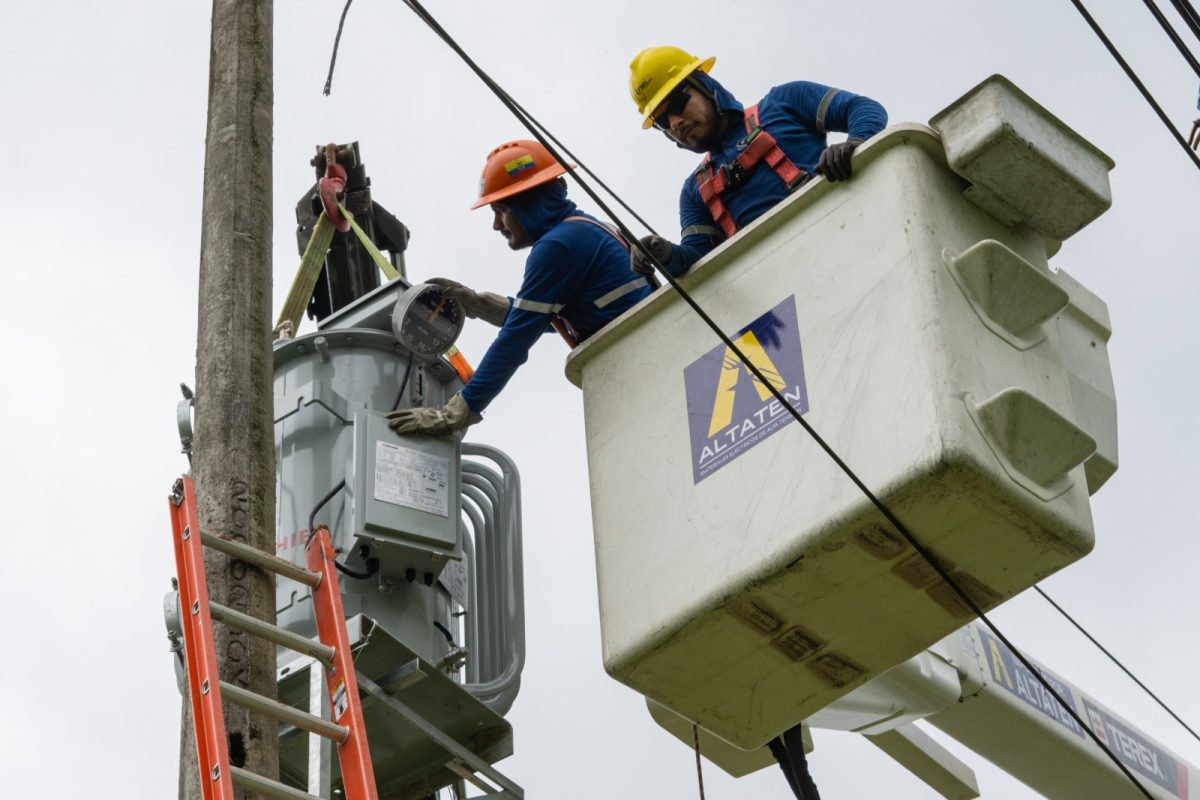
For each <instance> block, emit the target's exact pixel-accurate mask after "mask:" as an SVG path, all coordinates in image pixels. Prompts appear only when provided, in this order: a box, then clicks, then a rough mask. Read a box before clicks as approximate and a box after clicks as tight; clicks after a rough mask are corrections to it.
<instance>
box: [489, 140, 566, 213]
mask: <svg viewBox="0 0 1200 800" xmlns="http://www.w3.org/2000/svg"><path fill="white" fill-rule="evenodd" d="M574 168H575V165H574V164H559V163H558V162H557V161H555V160H554V157H553V156H551V155H550V151H548V150H547V149H546V148H545V147H543V146H542V145H540V144H538V143H537V142H535V141H532V140H530V139H517V140H516V141H513V142H505V143H504V144H502V145H500V146H499V147H497V148H496V149H494V150H492V152H490V153H488V157H487V163H485V164H484V165H483V174H482V175H480V176H479V199H477V200H476V201H475V204H474V205H472V206H471V208H481V207H482V206H486V205H488V204H490V203H497V202H499V201H501V200H503V199H505V198H507V197H512V196H513V195H517V194H520V193H521V192H527V191H529V190H530V189H533V188H534V187H537V186H541V185H542V184H543V183H546V182H548V181H552V180H554V179H555V178H557V177H558V176H559V175H562V174H563V173H564V172H566V171H567V170H568V169H574Z"/></svg>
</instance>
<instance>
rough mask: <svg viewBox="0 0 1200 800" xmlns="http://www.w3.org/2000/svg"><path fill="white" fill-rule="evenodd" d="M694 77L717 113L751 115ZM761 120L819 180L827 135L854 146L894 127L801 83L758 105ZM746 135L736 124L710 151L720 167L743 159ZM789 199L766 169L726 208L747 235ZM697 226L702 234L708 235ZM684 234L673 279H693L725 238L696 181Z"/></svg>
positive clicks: (850, 101) (876, 107) (682, 205)
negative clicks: (695, 268) (839, 135)
mask: <svg viewBox="0 0 1200 800" xmlns="http://www.w3.org/2000/svg"><path fill="white" fill-rule="evenodd" d="M695 77H696V78H697V80H699V81H701V82H702V83H704V84H705V86H706V87H708V88H709V90H710V91H711V92H712V93H713V95H714V96H715V98H716V106H717V111H718V113H724V112H727V111H736V112H737V114H738V116H739V117H740V116H741V115H742V114H743V113H744V111H745V109H744V108H743V106H742V104H741V103H740V102H738V100H737V99H736V98H734V96H733V95H732V94H731V93H730V92H729V90H728V89H726V88H725V87H724V86H722V85H721V84H720V83H718V82H717V81H716V80H714V79H713V78H711V77H709V76H708V75H705V74H703V73H697V74H696V75H695ZM831 92H832V94H831ZM827 95H828V99H826V98H827ZM823 103H824V106H825V108H824V109H823V114H822V113H821V112H822V104H823ZM819 118H820V121H819ZM758 120H759V126H760V127H762V128H763V129H764V130H766V131H767V132H769V133H770V134H771V135H772V136H774V137H775V141H776V142H777V143H778V145H779V147H780V148H781V149H782V150H783V152H784V153H785V154H786V155H787V157H788V158H789V159H791V161H792V163H794V164H795V165H796V166H798V167H800V168H802V169H805V170H807V171H808V172H809V173H812V172H813V171H814V170H815V168H816V165H817V161H818V160H819V159H820V157H821V152H822V151H823V150H824V149H825V147H826V135H825V132H826V131H840V132H844V133H847V134H848V136H849V138H851V139H869V138H870V137H872V136H874V135H875V134H877V133H879V132H880V131H881V130H883V129H884V127H885V126H886V125H887V111H885V110H884V108H883V106H881V105H880V104H879V103H877V102H876V101H874V100H872V99H871V98H869V97H864V96H862V95H857V94H852V93H851V92H846V91H839V90H836V89H831V87H829V86H824V85H822V84H819V83H811V82H809V81H794V82H792V83H785V84H783V85H782V86H776V87H774V88H773V89H771V90H770V91H769V92H767V94H766V96H765V97H763V99H762V100H760V101H758ZM745 135H746V129H745V126H744V124H743V123H741V122H740V121H739V122H736V123H734V124H731V125H730V126H729V129H728V130H727V131H726V132H725V136H724V138H723V139H722V141H721V144H720V146H719V147H718V148H716V149H715V150H711V151H709V157H710V158H711V159H712V164H713V166H714V167H717V166H720V165H722V164H727V163H729V162H732V161H733V160H734V159H735V158H737V156H738V153H740V152H741V149H740V148H739V147H738V145H739V143H741V142H742V139H743V138H744V137H745ZM743 147H744V143H743ZM787 196H788V190H787V188H786V187H785V186H784V184H783V181H782V180H780V178H779V175H778V174H776V172H775V171H774V170H773V169H771V167H770V166H769V165H768V164H766V163H764V162H760V163H759V164H758V165H757V166H755V167H754V169H753V170H751V171H750V173H749V175H748V176H747V177H746V179H745V182H744V183H742V184H741V185H739V186H737V187H734V188H731V189H727V190H726V191H725V192H724V193H723V194H722V195H721V200H722V201H723V202H724V204H725V207H726V208H727V209H728V211H729V213H730V214H731V215H732V216H733V219H734V221H736V222H737V225H738V228H739V229H741V228H743V227H745V226H746V225H749V224H750V223H751V222H753V221H754V220H756V219H758V217H760V216H761V215H762V214H764V213H766V212H767V211H768V210H770V209H771V208H773V207H774V206H775V204H776V203H778V202H779V201H780V200H782V199H784V198H785V197H787ZM693 226H699V228H700V229H701V230H697V229H696V228H695V227H693ZM679 227H680V229H681V231H689V229H690V232H688V233H687V235H685V236H683V237H682V241H681V242H680V243H679V244H677V245H675V246H674V247H673V249H672V253H671V258H670V260H669V262H668V263H667V264H666V267H667V268H668V269H669V270H670V271H671V273H672V274H673V275H682V274H683V273H685V272H687V271H688V270H689V269H691V266H692V265H693V264H695V263H696V261H698V260H699V259H700V258H701V257H703V256H704V255H706V254H707V253H708V252H709V251H711V250H712V249H713V248H715V247H716V246H717V245H718V244H720V242H721V240H722V239H723V238H724V233H723V232H722V231H721V229H720V228H719V227H717V224H716V222H715V221H714V220H713V217H712V214H711V212H709V210H708V206H707V205H705V203H704V201H703V200H702V199H701V198H700V189H699V184H698V182H697V180H696V175H695V173H693V174H691V175H689V176H688V178H687V180H685V181H684V183H683V190H682V191H681V192H680V194H679Z"/></svg>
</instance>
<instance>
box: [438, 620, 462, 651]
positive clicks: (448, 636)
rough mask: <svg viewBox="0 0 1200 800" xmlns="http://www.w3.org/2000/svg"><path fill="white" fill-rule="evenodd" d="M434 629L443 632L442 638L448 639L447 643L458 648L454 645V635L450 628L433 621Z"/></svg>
mask: <svg viewBox="0 0 1200 800" xmlns="http://www.w3.org/2000/svg"><path fill="white" fill-rule="evenodd" d="M433 627H435V628H437V629H438V631H440V632H441V634H442V636H445V637H446V641H447V642H449V643H450V644H451V645H452V646H454V647H457V646H458V645H456V644H454V634H453V633H451V632H450V629H449V628H447V627H446V626H445V625H443V624H442V623H440V622H438V621H437V620H436V619H435V620H434V621H433Z"/></svg>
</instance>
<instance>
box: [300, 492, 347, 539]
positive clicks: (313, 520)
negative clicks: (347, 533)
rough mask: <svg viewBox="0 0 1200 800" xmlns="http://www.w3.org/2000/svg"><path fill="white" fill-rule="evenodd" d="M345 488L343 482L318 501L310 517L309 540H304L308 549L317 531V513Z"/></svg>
mask: <svg viewBox="0 0 1200 800" xmlns="http://www.w3.org/2000/svg"><path fill="white" fill-rule="evenodd" d="M345 488H346V481H345V480H343V481H342V482H341V483H339V484H338V485H337V486H335V487H333V488H332V489H330V490H329V494H327V495H325V496H324V497H322V498H321V499H320V500H318V501H317V504H316V505H315V506H313V510H312V512H311V513H310V514H309V515H308V538H307V539H305V540H304V546H305V547H308V543H309V542H311V541H312V535H313V531H315V530H316V529H317V512H318V511H320V510H321V509H322V508H324V507H325V504H326V503H328V502H329V501H330V500H332V499H333V498H334V496H336V495H337V493H338V492H340V491H341V490H342V489H345Z"/></svg>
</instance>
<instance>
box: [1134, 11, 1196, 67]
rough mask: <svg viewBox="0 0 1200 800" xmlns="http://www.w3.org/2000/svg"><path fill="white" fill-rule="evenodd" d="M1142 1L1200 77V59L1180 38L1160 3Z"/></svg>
mask: <svg viewBox="0 0 1200 800" xmlns="http://www.w3.org/2000/svg"><path fill="white" fill-rule="evenodd" d="M1142 2H1143V3H1145V4H1146V8H1147V9H1148V10H1149V11H1150V14H1151V15H1152V16H1153V17H1154V19H1155V20H1156V21H1157V22H1158V24H1159V26H1160V27H1161V28H1162V29H1163V32H1164V33H1166V34H1167V38H1168V39H1170V40H1171V43H1172V44H1174V45H1175V49H1177V50H1178V51H1179V54H1180V55H1182V56H1183V60H1184V61H1186V62H1188V66H1190V67H1191V68H1192V71H1193V72H1195V73H1196V77H1197V78H1200V61H1197V60H1196V57H1195V56H1194V55H1192V51H1191V50H1189V49H1188V46H1187V45H1186V44H1184V43H1183V39H1181V38H1179V34H1178V33H1176V32H1175V28H1174V26H1172V25H1171V23H1170V21H1168V20H1167V17H1166V15H1164V14H1163V13H1162V9H1160V8H1159V7H1158V4H1157V3H1155V2H1154V0H1142Z"/></svg>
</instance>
